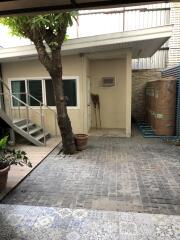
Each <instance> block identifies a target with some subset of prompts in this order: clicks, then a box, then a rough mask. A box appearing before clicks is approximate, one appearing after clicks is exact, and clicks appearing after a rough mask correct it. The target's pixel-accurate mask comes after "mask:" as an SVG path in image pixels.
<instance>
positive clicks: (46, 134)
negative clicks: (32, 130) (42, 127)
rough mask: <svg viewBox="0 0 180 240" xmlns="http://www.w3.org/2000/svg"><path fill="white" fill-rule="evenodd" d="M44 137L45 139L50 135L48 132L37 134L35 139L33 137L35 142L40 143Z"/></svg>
mask: <svg viewBox="0 0 180 240" xmlns="http://www.w3.org/2000/svg"><path fill="white" fill-rule="evenodd" d="M44 136H45V138H47V137H48V136H50V134H49V133H48V132H46V133H44V134H43V133H41V134H39V135H37V136H36V137H34V138H35V139H36V140H37V141H40V140H41V139H42V138H44Z"/></svg>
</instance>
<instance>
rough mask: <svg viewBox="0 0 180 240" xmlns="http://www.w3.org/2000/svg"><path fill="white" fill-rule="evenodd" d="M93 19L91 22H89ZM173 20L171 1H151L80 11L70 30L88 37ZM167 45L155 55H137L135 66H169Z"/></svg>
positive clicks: (75, 35) (73, 33)
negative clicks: (144, 56)
mask: <svg viewBox="0 0 180 240" xmlns="http://www.w3.org/2000/svg"><path fill="white" fill-rule="evenodd" d="M89 23H91V24H89ZM167 24H170V3H161V4H149V5H141V6H137V7H126V8H116V9H101V10H93V11H87V10H86V11H80V15H79V17H78V25H76V27H75V25H74V27H73V28H71V29H70V30H69V35H71V36H73V37H85V36H92V35H99V34H105V33H112V32H123V31H132V30H137V29H143V28H151V27H157V26H164V25H167ZM163 48H166V49H164V50H161V51H157V52H156V53H155V54H154V55H153V56H152V57H151V58H144V59H139V60H137V59H134V60H133V62H132V67H133V69H153V68H156V69H159V68H160V69H162V68H166V67H167V62H168V49H167V48H168V42H167V43H166V44H165V45H164V46H163Z"/></svg>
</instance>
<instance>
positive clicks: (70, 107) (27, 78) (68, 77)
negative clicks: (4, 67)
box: [8, 76, 80, 109]
mask: <svg viewBox="0 0 180 240" xmlns="http://www.w3.org/2000/svg"><path fill="white" fill-rule="evenodd" d="M62 78H63V81H68V80H73V79H74V80H75V81H76V98H77V99H76V102H77V105H76V106H67V109H80V91H79V76H63V77H62ZM46 79H51V77H47V76H45V77H16V78H8V85H9V89H10V91H11V94H12V85H11V82H12V81H25V90H26V92H27V90H28V89H27V88H28V86H27V81H28V80H34V81H35V80H41V84H42V100H43V104H44V105H47V100H46V85H45V80H46ZM11 107H12V109H17V108H18V106H13V99H12V97H11ZM20 107H21V108H25V107H23V106H20ZM30 107H31V108H34V109H39V106H30ZM49 107H51V108H52V109H56V106H49ZM43 109H48V108H47V107H46V106H43Z"/></svg>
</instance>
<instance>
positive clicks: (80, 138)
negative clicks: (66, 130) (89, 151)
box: [74, 134, 88, 151]
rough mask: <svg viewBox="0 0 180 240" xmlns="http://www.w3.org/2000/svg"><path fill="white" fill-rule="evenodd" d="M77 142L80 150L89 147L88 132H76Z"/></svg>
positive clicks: (77, 147)
mask: <svg viewBox="0 0 180 240" xmlns="http://www.w3.org/2000/svg"><path fill="white" fill-rule="evenodd" d="M74 138H75V144H76V149H77V150H78V151H82V150H84V149H86V148H87V141H88V135H86V134H75V135H74Z"/></svg>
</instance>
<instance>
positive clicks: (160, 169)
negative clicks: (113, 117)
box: [2, 135, 180, 215]
mask: <svg viewBox="0 0 180 240" xmlns="http://www.w3.org/2000/svg"><path fill="white" fill-rule="evenodd" d="M2 203H8V204H24V205H32V206H33V205H39V206H54V207H65V208H87V209H101V210H108V211H109V210H115V211H134V212H148V213H158V214H174V215H175V214H177V215H178V214H180V148H179V147H176V146H172V145H167V144H164V143H161V142H160V140H159V139H153V140H152V139H143V138H142V137H141V136H139V135H136V136H134V137H132V138H129V139H128V138H105V137H90V139H89V144H88V149H87V150H85V151H83V152H79V153H77V154H75V155H73V156H64V155H63V154H60V155H57V151H56V150H55V151H54V152H53V153H52V155H50V156H48V157H47V158H46V159H45V160H44V161H43V162H42V163H41V164H40V165H39V166H38V167H37V168H36V169H35V170H34V171H33V172H32V173H31V175H30V176H28V177H27V178H26V179H25V180H24V181H23V182H22V183H21V184H20V185H19V186H18V187H17V188H16V189H15V190H14V191H12V192H11V193H10V194H9V195H8V196H7V197H6V198H5V199H4V200H3V201H2Z"/></svg>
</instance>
